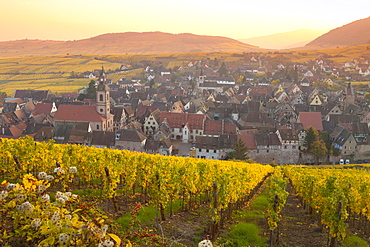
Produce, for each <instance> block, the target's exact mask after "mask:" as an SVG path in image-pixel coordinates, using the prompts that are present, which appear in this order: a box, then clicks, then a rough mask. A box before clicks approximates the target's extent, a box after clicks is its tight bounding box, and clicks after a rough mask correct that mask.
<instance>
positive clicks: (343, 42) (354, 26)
mask: <svg viewBox="0 0 370 247" xmlns="http://www.w3.org/2000/svg"><path fill="white" fill-rule="evenodd" d="M365 44H370V17H368V18H365V19H361V20H357V21H354V22H351V23H349V24H346V25H344V26H341V27H338V28H335V29H333V30H331V31H329V32H328V33H326V34H323V35H321V36H320V37H318V38H316V39H315V40H313V41H311V42H310V43H308V44H307V45H306V46H305V48H308V49H320V48H335V47H343V46H356V45H365Z"/></svg>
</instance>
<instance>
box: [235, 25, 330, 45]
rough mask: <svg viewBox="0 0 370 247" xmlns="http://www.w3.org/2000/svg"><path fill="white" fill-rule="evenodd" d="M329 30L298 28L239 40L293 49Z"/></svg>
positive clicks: (252, 43)
mask: <svg viewBox="0 0 370 247" xmlns="http://www.w3.org/2000/svg"><path fill="white" fill-rule="evenodd" d="M328 31H329V30H311V29H297V30H293V31H290V32H284V33H276V34H271V35H266V36H260V37H254V38H249V39H239V40H240V41H242V42H245V43H248V44H251V45H256V46H259V47H261V48H266V49H291V48H295V47H301V46H304V45H306V44H307V43H309V42H310V41H312V40H314V39H315V38H317V37H319V36H320V35H322V34H324V33H327V32H328Z"/></svg>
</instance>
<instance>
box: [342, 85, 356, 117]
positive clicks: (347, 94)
mask: <svg viewBox="0 0 370 247" xmlns="http://www.w3.org/2000/svg"><path fill="white" fill-rule="evenodd" d="M343 97H344V99H343V105H344V110H346V109H347V108H348V106H349V105H351V104H355V101H356V93H355V90H353V87H352V85H351V82H348V84H347V87H346V88H345V89H344V91H343Z"/></svg>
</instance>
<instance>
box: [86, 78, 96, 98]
mask: <svg viewBox="0 0 370 247" xmlns="http://www.w3.org/2000/svg"><path fill="white" fill-rule="evenodd" d="M86 98H87V99H96V87H95V81H94V80H91V81H90V83H89V87H88V88H87V95H86Z"/></svg>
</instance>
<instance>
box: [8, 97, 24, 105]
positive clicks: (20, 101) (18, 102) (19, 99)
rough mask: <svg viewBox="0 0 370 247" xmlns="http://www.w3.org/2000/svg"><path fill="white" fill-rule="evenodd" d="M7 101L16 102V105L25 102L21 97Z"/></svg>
mask: <svg viewBox="0 0 370 247" xmlns="http://www.w3.org/2000/svg"><path fill="white" fill-rule="evenodd" d="M8 102H9V103H17V104H18V105H20V104H24V103H26V102H24V100H23V99H21V98H18V99H13V100H9V101H8Z"/></svg>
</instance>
